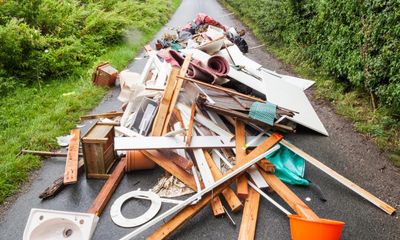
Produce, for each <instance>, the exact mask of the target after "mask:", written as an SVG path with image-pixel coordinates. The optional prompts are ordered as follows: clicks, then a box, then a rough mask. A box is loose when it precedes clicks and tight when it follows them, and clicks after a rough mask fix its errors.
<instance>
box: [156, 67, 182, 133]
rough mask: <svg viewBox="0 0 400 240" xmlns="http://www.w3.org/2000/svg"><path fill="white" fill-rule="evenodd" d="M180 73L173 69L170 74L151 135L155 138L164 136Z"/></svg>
mask: <svg viewBox="0 0 400 240" xmlns="http://www.w3.org/2000/svg"><path fill="white" fill-rule="evenodd" d="M178 72H179V69H178V68H175V67H173V68H172V70H171V72H170V74H169V77H168V80H167V84H166V86H165V90H164V94H163V96H162V98H161V102H160V106H159V107H158V112H157V115H156V117H155V119H154V123H153V130H152V133H151V135H153V136H161V135H162V132H163V127H164V123H165V119H166V118H167V114H168V109H169V105H170V102H171V99H172V97H173V94H174V90H175V82H176V76H177V75H178Z"/></svg>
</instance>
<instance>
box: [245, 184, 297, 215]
mask: <svg viewBox="0 0 400 240" xmlns="http://www.w3.org/2000/svg"><path fill="white" fill-rule="evenodd" d="M247 182H248V183H249V185H250V187H252V188H253V189H254V190H256V191H257V192H258V193H259V194H260V195H261V196H263V197H264V198H265V199H267V200H268V201H269V202H270V203H272V204H273V205H274V206H275V207H277V208H278V209H279V210H281V211H282V212H283V213H285V214H286V215H289V214H291V213H290V212H289V211H288V210H286V209H285V208H284V207H282V206H281V205H280V204H279V203H277V202H276V201H275V200H274V199H272V198H271V197H270V196H268V195H267V194H265V192H263V191H261V189H259V188H258V187H257V186H256V185H254V184H253V183H252V182H250V181H247Z"/></svg>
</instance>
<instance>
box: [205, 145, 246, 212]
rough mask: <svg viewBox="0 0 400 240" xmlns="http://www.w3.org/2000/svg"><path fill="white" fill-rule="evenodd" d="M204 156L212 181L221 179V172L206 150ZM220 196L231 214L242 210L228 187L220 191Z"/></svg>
mask: <svg viewBox="0 0 400 240" xmlns="http://www.w3.org/2000/svg"><path fill="white" fill-rule="evenodd" d="M204 156H205V158H206V160H207V163H208V166H209V167H210V170H211V173H212V175H213V177H214V179H215V180H218V179H221V178H222V176H223V175H222V173H221V171H220V170H219V168H218V167H217V165H216V164H215V162H214V160H213V159H212V157H211V155H210V154H209V153H208V152H207V151H206V150H204ZM222 195H223V196H224V198H225V200H226V202H227V203H228V205H229V207H230V209H231V210H232V212H237V211H239V210H240V209H242V207H243V204H242V203H241V202H240V199H239V198H238V197H237V196H236V194H235V192H234V191H233V190H232V189H231V188H230V187H227V188H226V189H224V190H222Z"/></svg>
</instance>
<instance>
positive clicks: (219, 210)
mask: <svg viewBox="0 0 400 240" xmlns="http://www.w3.org/2000/svg"><path fill="white" fill-rule="evenodd" d="M211 209H212V211H213V215H214V216H215V217H219V216H222V215H224V214H225V210H224V206H223V205H222V202H221V199H220V198H219V197H218V196H216V197H215V194H214V198H213V199H212V200H211Z"/></svg>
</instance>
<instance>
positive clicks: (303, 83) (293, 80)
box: [261, 68, 315, 91]
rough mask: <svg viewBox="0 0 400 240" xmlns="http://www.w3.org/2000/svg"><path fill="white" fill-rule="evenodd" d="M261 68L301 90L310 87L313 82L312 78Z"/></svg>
mask: <svg viewBox="0 0 400 240" xmlns="http://www.w3.org/2000/svg"><path fill="white" fill-rule="evenodd" d="M261 70H263V71H265V72H267V73H269V74H271V75H272V76H275V77H277V78H280V79H282V80H284V81H286V82H287V83H290V84H292V85H294V86H296V87H298V88H300V89H302V90H303V91H304V90H306V89H308V88H310V87H311V86H312V85H314V84H315V81H312V80H308V79H304V78H298V77H293V76H289V75H284V74H279V73H277V72H274V71H271V70H269V69H266V68H261Z"/></svg>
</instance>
